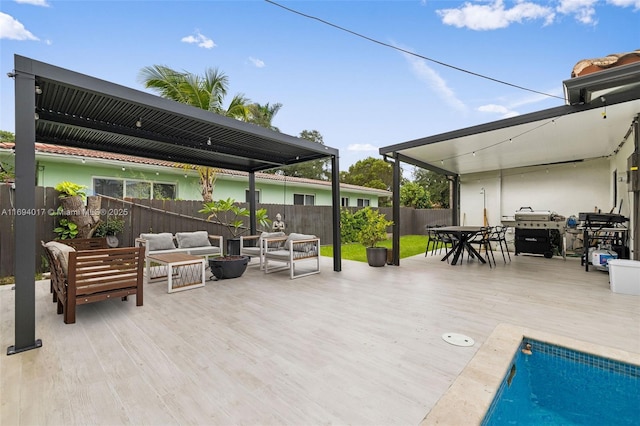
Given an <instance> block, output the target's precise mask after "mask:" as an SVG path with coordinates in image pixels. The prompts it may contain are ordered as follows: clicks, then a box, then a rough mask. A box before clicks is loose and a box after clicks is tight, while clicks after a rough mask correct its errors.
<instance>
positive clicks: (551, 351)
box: [482, 338, 640, 426]
mask: <svg viewBox="0 0 640 426" xmlns="http://www.w3.org/2000/svg"><path fill="white" fill-rule="evenodd" d="M526 343H530V344H531V355H527V354H524V353H523V352H522V351H520V350H518V352H517V353H516V355H515V356H514V359H513V362H512V365H511V367H510V368H509V370H508V371H507V374H506V376H505V379H504V380H503V382H502V384H501V386H500V389H499V390H498V393H497V394H496V397H495V398H494V400H493V403H492V404H491V407H490V408H489V411H488V412H487V414H486V416H485V418H484V420H483V422H482V425H487V426H492V425H598V426H600V425H640V366H637V365H631V364H626V363H623V362H619V361H615V360H611V359H607V358H602V357H598V356H595V355H590V354H587V353H584V352H579V351H575V350H572V349H567V348H563V347H560V346H555V345H551V344H548V343H543V342H539V341H536V340H534V339H528V338H525V339H523V347H524V345H525V344H526Z"/></svg>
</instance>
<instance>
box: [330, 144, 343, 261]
mask: <svg viewBox="0 0 640 426" xmlns="http://www.w3.org/2000/svg"><path fill="white" fill-rule="evenodd" d="M331 207H332V213H333V214H332V216H333V230H332V231H333V270H334V271H336V272H340V271H342V249H341V247H340V245H341V243H342V241H341V239H340V166H339V161H338V156H337V155H334V156H332V157H331Z"/></svg>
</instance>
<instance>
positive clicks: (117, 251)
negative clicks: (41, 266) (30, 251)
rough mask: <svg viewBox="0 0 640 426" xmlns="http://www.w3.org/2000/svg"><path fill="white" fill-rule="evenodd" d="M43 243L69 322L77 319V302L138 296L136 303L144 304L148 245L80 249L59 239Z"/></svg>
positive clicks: (62, 310)
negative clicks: (145, 256) (145, 258)
mask: <svg viewBox="0 0 640 426" xmlns="http://www.w3.org/2000/svg"><path fill="white" fill-rule="evenodd" d="M41 244H42V246H43V247H44V251H45V253H46V255H47V258H48V260H49V266H50V271H51V285H52V286H53V290H54V293H55V295H54V301H56V302H57V303H58V314H63V319H64V322H65V324H73V323H75V322H76V305H83V304H86V303H93V302H99V301H102V300H109V299H114V298H117V297H120V298H122V300H127V296H130V295H135V296H136V306H142V304H143V282H144V280H143V270H144V269H143V268H144V247H122V248H108V249H94V250H79V251H76V250H75V249H74V248H73V247H70V246H66V245H65V244H60V243H59V242H55V241H52V242H49V243H46V244H45V243H44V242H41ZM62 246H66V247H67V248H65V247H62Z"/></svg>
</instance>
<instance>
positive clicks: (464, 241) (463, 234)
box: [432, 226, 487, 265]
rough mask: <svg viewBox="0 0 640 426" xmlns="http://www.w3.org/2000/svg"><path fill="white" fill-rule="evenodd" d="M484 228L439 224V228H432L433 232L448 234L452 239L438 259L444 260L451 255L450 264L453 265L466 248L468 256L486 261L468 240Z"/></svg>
mask: <svg viewBox="0 0 640 426" xmlns="http://www.w3.org/2000/svg"><path fill="white" fill-rule="evenodd" d="M486 230H487V228H486V227H484V226H441V227H439V228H433V229H432V231H433V232H435V233H437V234H439V235H440V236H441V237H442V236H448V237H450V239H451V240H452V245H451V247H450V248H449V250H448V251H447V253H446V254H445V255H444V257H443V258H442V259H440V260H442V261H443V262H444V261H445V260H447V259H449V257H451V256H453V259H452V260H451V264H452V265H455V264H457V263H458V259H460V257H461V256H462V253H463V252H464V250H465V249H466V250H467V251H468V252H469V255H470V256H472V257H475V258H476V259H478V260H479V261H480V262H482V263H487V262H486V261H485V260H484V259H483V258H482V255H481V254H480V253H479V252H478V250H476V249H475V248H474V247H473V245H471V242H470V241H471V239H472V238H473V237H475V236H476V235H478V234H479V233H481V232H483V231H486Z"/></svg>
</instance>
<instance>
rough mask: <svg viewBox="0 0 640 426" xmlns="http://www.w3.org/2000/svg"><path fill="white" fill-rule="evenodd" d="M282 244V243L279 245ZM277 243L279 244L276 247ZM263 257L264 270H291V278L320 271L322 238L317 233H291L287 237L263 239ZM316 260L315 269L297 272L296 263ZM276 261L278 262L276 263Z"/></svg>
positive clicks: (269, 271) (268, 271) (266, 271)
mask: <svg viewBox="0 0 640 426" xmlns="http://www.w3.org/2000/svg"><path fill="white" fill-rule="evenodd" d="M279 244H282V245H279ZM275 245H279V246H278V248H276V249H274V248H273V247H274V246H275ZM262 257H263V269H264V272H265V273H267V274H269V273H271V272H276V271H282V270H286V269H288V270H289V277H290V278H291V279H294V278H300V277H305V276H307V275H312V274H319V273H320V238H317V237H316V236H315V235H305V234H296V233H293V232H292V233H291V234H289V236H287V237H275V238H264V239H262ZM308 261H313V262H315V269H312V270H311V271H309V272H305V273H302V274H296V264H297V263H300V262H308ZM274 262H276V263H277V264H276V265H274Z"/></svg>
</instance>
